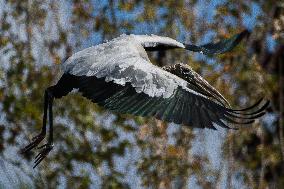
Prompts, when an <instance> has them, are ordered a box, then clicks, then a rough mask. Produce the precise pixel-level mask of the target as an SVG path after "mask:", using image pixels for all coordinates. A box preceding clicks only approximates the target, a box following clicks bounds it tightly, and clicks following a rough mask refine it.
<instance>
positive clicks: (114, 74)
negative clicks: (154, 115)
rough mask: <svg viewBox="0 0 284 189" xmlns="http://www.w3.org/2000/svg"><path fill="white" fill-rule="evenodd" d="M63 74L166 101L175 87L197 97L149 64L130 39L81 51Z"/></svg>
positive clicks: (135, 42)
mask: <svg viewBox="0 0 284 189" xmlns="http://www.w3.org/2000/svg"><path fill="white" fill-rule="evenodd" d="M63 70H64V72H65V73H70V74H72V75H76V76H96V77H97V78H105V80H106V81H107V82H109V81H113V82H114V83H116V84H119V85H123V86H124V85H125V84H126V83H127V82H129V83H131V85H132V86H133V87H134V88H135V90H136V92H138V93H140V92H143V93H145V94H147V95H149V96H150V97H154V96H155V97H159V96H162V97H164V98H168V97H170V96H171V95H173V94H174V91H175V90H176V89H177V87H178V86H180V87H182V88H183V89H186V90H188V91H190V92H192V93H195V94H197V93H196V92H195V91H192V90H190V89H188V88H187V87H186V86H187V82H186V81H184V80H183V79H180V78H179V77H177V76H175V75H173V74H171V73H169V72H167V71H164V70H162V69H161V68H159V67H157V66H155V65H153V64H151V62H150V60H149V59H148V56H147V53H146V51H145V50H144V48H143V47H142V45H141V43H140V41H138V40H136V39H135V38H134V36H133V35H130V36H121V37H119V38H116V39H114V40H113V41H110V42H108V43H104V44H101V45H98V46H95V47H90V48H88V49H85V50H83V51H80V52H78V53H76V54H74V55H73V56H71V57H70V58H69V59H68V60H67V61H66V62H65V63H63ZM198 95H199V94H198Z"/></svg>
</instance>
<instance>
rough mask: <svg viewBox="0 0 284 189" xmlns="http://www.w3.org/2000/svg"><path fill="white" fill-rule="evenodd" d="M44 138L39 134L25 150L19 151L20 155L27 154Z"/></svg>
mask: <svg viewBox="0 0 284 189" xmlns="http://www.w3.org/2000/svg"><path fill="white" fill-rule="evenodd" d="M44 138H45V134H39V135H37V136H35V137H33V139H32V142H31V143H30V144H28V145H27V146H26V147H25V148H23V149H21V153H22V154H24V153H27V152H29V151H31V150H32V149H34V148H35V147H37V146H38V145H39V143H40V142H41V141H42V140H43V139H44Z"/></svg>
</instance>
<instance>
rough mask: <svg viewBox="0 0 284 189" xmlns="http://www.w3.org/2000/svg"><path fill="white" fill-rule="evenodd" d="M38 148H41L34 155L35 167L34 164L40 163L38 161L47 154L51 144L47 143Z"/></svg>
mask: <svg viewBox="0 0 284 189" xmlns="http://www.w3.org/2000/svg"><path fill="white" fill-rule="evenodd" d="M38 149H41V151H40V152H39V154H38V155H37V156H36V157H35V162H34V163H35V165H34V166H33V168H36V166H38V164H40V162H41V161H42V160H43V159H44V158H45V157H46V156H47V155H48V154H49V152H50V151H51V150H52V149H53V144H50V143H47V144H44V145H42V146H40V147H38Z"/></svg>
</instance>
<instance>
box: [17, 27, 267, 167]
mask: <svg viewBox="0 0 284 189" xmlns="http://www.w3.org/2000/svg"><path fill="white" fill-rule="evenodd" d="M248 34H249V32H248V31H247V30H245V31H243V32H241V33H239V34H236V35H234V36H232V37H231V38H229V39H224V40H221V41H219V42H217V43H209V44H205V45H201V46H196V45H190V44H184V43H180V42H178V41H176V40H174V39H171V38H169V37H161V36H157V35H133V34H131V35H121V36H120V37H117V38H115V39H113V40H111V41H109V42H106V43H103V44H99V45H97V46H92V47H90V48H86V49H84V50H82V51H79V52H77V53H75V54H73V55H72V56H71V57H69V58H68V59H67V60H66V61H64V62H63V63H62V69H63V71H64V74H63V75H62V77H61V78H60V80H59V81H58V83H57V84H56V85H54V86H51V87H48V88H47V89H46V90H45V93H44V114H43V126H42V130H41V132H40V134H39V135H37V136H36V137H34V138H33V139H32V142H31V143H30V144H29V145H27V146H26V147H25V148H23V149H22V153H27V152H29V151H31V150H32V149H33V148H35V147H37V146H38V145H39V144H40V142H41V141H42V140H43V139H44V138H45V136H46V133H47V126H46V125H47V117H48V119H49V135H48V141H47V143H46V144H44V145H43V146H41V147H39V149H41V151H40V152H39V154H38V155H37V156H36V157H35V165H34V168H35V167H36V166H37V165H38V164H39V163H40V162H41V161H42V160H43V159H44V158H45V157H46V156H47V155H48V154H49V152H50V151H51V150H52V149H53V147H54V145H53V114H52V106H53V100H54V99H58V98H61V97H63V96H66V95H67V94H68V93H69V92H71V91H72V90H73V89H78V92H79V93H81V94H82V96H84V97H86V98H87V99H89V100H91V101H92V102H94V103H97V104H98V105H99V106H102V107H104V108H105V109H108V110H111V111H113V112H116V113H122V114H131V115H135V116H144V117H155V118H157V119H159V120H163V121H166V122H174V123H176V124H183V125H185V126H189V127H197V128H209V129H216V128H215V126H214V124H217V125H219V126H221V127H224V128H231V127H229V124H236V125H238V124H251V123H252V122H253V121H254V120H255V119H256V118H258V117H260V116H262V115H263V114H264V113H265V110H266V108H267V107H268V104H269V101H265V102H263V100H262V99H261V100H259V101H258V102H256V103H255V104H253V105H252V106H250V107H248V108H244V109H238V110H236V109H232V108H231V107H230V105H229V103H228V101H227V100H226V99H225V98H224V97H223V96H222V95H221V94H220V93H219V92H218V91H217V90H216V89H215V88H214V87H212V86H211V85H210V84H209V83H208V82H207V81H205V80H204V79H203V78H202V77H201V76H200V75H199V74H197V73H196V72H195V71H194V70H193V69H192V68H191V67H190V66H188V65H185V64H180V63H179V64H175V65H170V66H164V67H162V68H161V67H158V66H156V65H154V64H152V63H151V61H150V60H149V58H148V55H147V53H146V51H162V50H168V49H176V48H180V49H186V50H190V51H194V52H200V53H203V54H205V55H215V54H220V53H225V52H227V51H230V50H232V49H233V48H234V47H235V46H236V45H237V44H238V43H240V41H241V40H242V39H243V38H244V37H246V36H247V35H248ZM261 104H262V105H261Z"/></svg>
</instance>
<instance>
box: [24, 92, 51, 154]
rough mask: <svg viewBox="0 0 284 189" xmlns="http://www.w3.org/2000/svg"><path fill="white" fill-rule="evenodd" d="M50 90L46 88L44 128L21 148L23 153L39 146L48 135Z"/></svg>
mask: <svg viewBox="0 0 284 189" xmlns="http://www.w3.org/2000/svg"><path fill="white" fill-rule="evenodd" d="M48 98H49V97H48V91H47V90H46V91H45V93H44V113H43V119H42V128H41V132H40V134H39V135H37V136H35V137H33V139H32V142H31V143H30V144H28V145H27V146H26V147H25V148H23V149H22V150H21V153H22V154H24V153H27V152H29V151H31V150H32V149H33V148H35V147H37V146H38V145H39V143H40V142H41V141H42V140H43V139H44V138H45V135H46V119H47V108H48Z"/></svg>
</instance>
